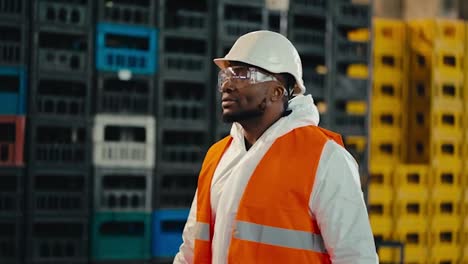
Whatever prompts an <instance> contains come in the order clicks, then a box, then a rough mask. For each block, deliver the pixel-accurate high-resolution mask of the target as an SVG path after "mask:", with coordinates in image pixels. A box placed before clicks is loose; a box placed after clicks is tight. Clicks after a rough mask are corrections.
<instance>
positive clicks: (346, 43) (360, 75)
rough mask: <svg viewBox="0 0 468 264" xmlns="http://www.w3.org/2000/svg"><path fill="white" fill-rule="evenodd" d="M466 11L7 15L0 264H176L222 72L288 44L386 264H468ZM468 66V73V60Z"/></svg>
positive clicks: (278, 1)
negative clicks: (351, 162) (272, 44)
mask: <svg viewBox="0 0 468 264" xmlns="http://www.w3.org/2000/svg"><path fill="white" fill-rule="evenodd" d="M467 17H468V0H374V1H372V0H289V1H286V0H249V1H247V0H196V1H195V0H94V1H93V0H0V263H2V264H22V263H27V264H33V263H48V264H52V263H54V264H62V263H63V264H71V263H73V264H85V263H95V264H101V263H102V264H107V263H108V264H113V263H115V264H117V263H119V264H149V263H151V264H157V263H172V259H173V257H174V255H175V254H176V253H177V251H178V247H179V245H180V243H181V241H182V239H181V233H182V229H183V226H184V224H185V221H186V218H187V215H188V212H189V207H190V205H191V201H192V199H193V196H194V193H195V189H196V184H197V178H198V171H199V169H200V166H201V162H202V161H203V158H204V154H205V151H206V150H207V149H208V147H209V146H210V145H211V144H212V143H214V142H215V141H216V140H218V139H220V138H222V137H223V136H225V135H227V134H228V133H229V126H228V125H226V124H223V123H222V122H221V120H220V113H221V112H220V102H219V94H218V92H217V91H216V80H217V68H216V66H215V65H214V64H213V62H212V59H213V58H215V57H222V56H224V55H225V54H226V53H227V51H228V50H229V48H230V47H231V45H232V44H233V43H234V41H235V40H236V39H237V38H238V37H239V36H240V35H242V34H244V33H247V32H250V31H254V30H260V29H268V30H273V31H277V32H280V33H282V34H283V35H285V36H287V37H288V38H289V39H290V40H291V42H292V43H293V44H294V45H295V46H296V48H297V49H298V51H299V54H300V56H301V59H302V64H303V69H304V80H305V85H306V87H307V93H308V94H312V95H313V97H314V99H315V101H316V104H317V105H318V107H319V110H320V115H321V122H320V125H321V126H323V127H325V128H328V129H331V130H333V131H336V132H338V133H340V134H342V135H343V138H344V141H345V145H346V148H347V149H348V150H349V151H350V152H351V153H352V155H353V156H354V157H355V159H356V160H357V162H358V163H359V165H360V174H361V182H362V188H363V193H364V196H365V198H366V203H367V207H368V211H369V218H370V222H371V225H372V229H373V233H374V236H375V241H376V248H377V250H378V252H379V256H380V263H411V264H426V263H434V264H435V263H437V264H442V263H443V264H447V263H451V264H452V263H463V264H467V263H468V164H466V163H467V162H466V161H467V157H468V129H467V127H468V70H467V69H466V68H465V67H468V66H466V65H468V23H467V22H466V21H465V19H466V18H467ZM465 53H467V56H465Z"/></svg>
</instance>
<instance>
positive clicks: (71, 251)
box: [25, 0, 93, 263]
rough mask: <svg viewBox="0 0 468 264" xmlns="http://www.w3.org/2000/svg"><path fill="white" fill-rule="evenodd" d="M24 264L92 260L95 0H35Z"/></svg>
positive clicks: (32, 6) (32, 25) (29, 105)
mask: <svg viewBox="0 0 468 264" xmlns="http://www.w3.org/2000/svg"><path fill="white" fill-rule="evenodd" d="M30 4H31V12H30V17H31V25H30V27H31V30H30V31H29V32H30V34H31V49H30V50H31V56H30V61H29V65H30V67H29V69H30V76H31V78H30V89H29V104H28V130H27V132H28V133H27V142H28V145H27V151H28V167H27V179H26V190H27V191H26V209H27V214H26V219H27V220H26V225H25V226H26V237H27V239H26V254H25V258H26V263H43V262H47V263H63V262H66V263H88V260H89V258H88V255H89V247H88V240H89V239H88V217H89V197H90V179H91V178H90V156H89V142H90V134H89V121H90V120H89V114H90V111H91V94H90V93H91V79H92V64H91V56H92V34H91V33H90V32H91V30H92V10H93V9H92V1H72V2H66V3H65V2H59V1H52V0H50V1H49V0H47V1H30Z"/></svg>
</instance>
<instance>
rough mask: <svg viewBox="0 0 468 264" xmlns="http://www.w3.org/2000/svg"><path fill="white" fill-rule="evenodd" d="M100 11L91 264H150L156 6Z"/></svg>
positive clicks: (102, 5) (118, 0) (102, 7)
mask: <svg viewBox="0 0 468 264" xmlns="http://www.w3.org/2000/svg"><path fill="white" fill-rule="evenodd" d="M96 5H97V6H96V9H97V16H96V25H95V26H96V31H95V34H96V35H95V48H96V53H95V70H96V73H95V74H96V78H95V88H96V89H95V100H94V106H95V107H94V117H93V120H94V123H93V131H92V135H93V136H92V143H93V148H92V152H93V169H92V170H93V192H94V195H93V201H92V210H93V211H92V217H91V230H90V239H91V241H90V245H91V254H90V258H91V263H99V264H105V263H115V262H118V263H128V264H133V263H148V262H149V260H150V259H151V210H152V195H153V179H154V168H155V153H156V148H155V144H156V137H155V135H156V121H155V118H154V112H155V107H156V105H157V104H156V103H155V98H156V91H157V89H156V85H157V82H156V74H157V73H158V60H159V52H158V29H157V28H156V20H157V13H156V11H157V10H158V9H157V6H156V3H155V1H134V2H132V1H126V0H114V1H109V0H99V1H97V2H96Z"/></svg>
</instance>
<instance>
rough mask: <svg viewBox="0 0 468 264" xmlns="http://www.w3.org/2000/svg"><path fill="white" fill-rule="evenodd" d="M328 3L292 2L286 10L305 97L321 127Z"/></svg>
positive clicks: (318, 1)
mask: <svg viewBox="0 0 468 264" xmlns="http://www.w3.org/2000/svg"><path fill="white" fill-rule="evenodd" d="M328 8H329V7H328V2H327V1H325V0H315V1H307V0H292V1H290V7H289V18H288V20H289V21H288V27H289V28H288V37H289V39H290V40H291V42H292V43H293V45H294V46H295V47H296V49H297V51H298V52H299V54H300V56H301V61H302V67H303V79H304V84H305V86H306V94H312V96H313V98H314V101H315V103H316V104H317V106H318V109H319V112H320V125H321V126H325V127H326V126H327V119H326V116H325V113H326V109H327V108H326V100H325V99H326V97H327V85H326V81H327V76H326V73H327V69H326V67H325V61H326V60H325V56H326V55H328V53H327V51H326V49H325V43H326V37H328V36H329V33H327V32H328V31H327V23H329V20H330V19H331V16H329V15H327V14H328V12H327V9H328Z"/></svg>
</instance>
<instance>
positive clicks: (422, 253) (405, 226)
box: [394, 217, 429, 264]
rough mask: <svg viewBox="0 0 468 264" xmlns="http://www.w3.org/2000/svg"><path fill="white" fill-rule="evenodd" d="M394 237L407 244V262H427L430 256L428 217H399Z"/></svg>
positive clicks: (424, 263) (423, 263) (422, 263)
mask: <svg viewBox="0 0 468 264" xmlns="http://www.w3.org/2000/svg"><path fill="white" fill-rule="evenodd" d="M394 237H395V239H396V240H398V241H401V242H403V243H404V244H405V263H421V264H426V263H427V260H428V257H429V251H428V220H427V217H399V218H397V220H396V223H395V232H394Z"/></svg>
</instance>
